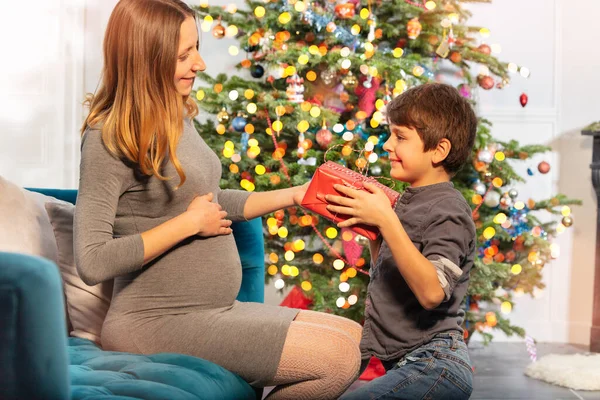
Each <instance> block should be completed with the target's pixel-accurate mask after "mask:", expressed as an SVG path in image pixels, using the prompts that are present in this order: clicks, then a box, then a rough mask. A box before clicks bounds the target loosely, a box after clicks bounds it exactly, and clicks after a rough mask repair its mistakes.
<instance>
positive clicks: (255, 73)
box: [250, 64, 265, 79]
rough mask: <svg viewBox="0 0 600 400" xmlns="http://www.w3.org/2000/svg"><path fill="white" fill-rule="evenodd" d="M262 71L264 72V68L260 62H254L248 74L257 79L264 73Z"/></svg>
mask: <svg viewBox="0 0 600 400" xmlns="http://www.w3.org/2000/svg"><path fill="white" fill-rule="evenodd" d="M264 73H265V69H264V68H263V66H262V65H260V64H254V65H253V66H252V67H251V68H250V75H252V77H253V78H257V79H258V78H260V77H262V76H263V75H264Z"/></svg>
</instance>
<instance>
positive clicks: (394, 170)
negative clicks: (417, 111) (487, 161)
mask: <svg viewBox="0 0 600 400" xmlns="http://www.w3.org/2000/svg"><path fill="white" fill-rule="evenodd" d="M390 133H391V134H390V137H389V139H388V140H387V141H386V142H385V144H384V145H383V149H384V150H385V151H387V152H388V154H389V160H390V166H391V170H390V175H391V177H392V178H394V179H397V180H400V181H403V182H407V183H409V184H410V185H411V186H413V187H417V186H425V185H431V184H434V183H438V182H442V181H444V180H445V181H447V180H449V176H448V174H447V173H445V170H444V169H443V167H442V166H441V165H439V164H437V163H436V159H437V157H436V151H437V149H432V150H428V151H425V150H424V148H425V145H424V143H423V140H422V139H421V136H420V135H419V133H418V132H417V130H416V129H414V128H409V127H406V126H401V125H394V124H390ZM438 162H439V161H438Z"/></svg>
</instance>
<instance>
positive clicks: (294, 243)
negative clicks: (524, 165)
mask: <svg viewBox="0 0 600 400" xmlns="http://www.w3.org/2000/svg"><path fill="white" fill-rule="evenodd" d="M464 2H465V1H458V0H436V1H425V0H423V1H418V0H415V1H409V0H386V1H381V0H379V1H376V0H373V1H372V0H368V1H367V0H338V1H334V0H311V1H308V0H307V1H299V0H272V1H268V0H264V1H260V2H259V1H247V2H246V4H247V7H245V8H244V9H240V10H238V9H237V8H235V7H234V6H228V7H217V6H209V5H208V4H207V3H206V4H205V3H202V4H201V5H200V6H199V7H197V9H196V10H197V12H198V16H199V22H200V23H201V27H202V30H203V31H207V32H208V31H210V32H212V35H213V36H215V37H216V38H223V37H225V36H228V37H235V38H237V39H238V40H239V43H240V46H239V47H237V46H232V47H230V48H229V52H230V53H231V54H233V55H236V54H238V52H240V51H241V52H245V54H246V58H245V59H244V60H243V61H242V62H240V63H239V65H237V67H238V68H239V70H240V72H239V74H237V75H236V76H227V75H226V74H219V75H218V76H216V77H212V76H209V75H207V74H205V73H200V74H199V76H200V78H201V80H202V82H203V83H202V84H201V87H199V88H197V90H196V91H195V92H194V95H195V97H196V99H197V100H198V104H199V106H200V107H201V109H202V110H204V111H205V112H208V113H210V114H213V115H216V120H213V119H209V120H208V121H206V122H203V123H200V122H196V124H197V128H198V130H199V132H200V134H201V135H202V137H203V138H204V140H205V141H206V142H207V143H208V144H209V145H210V146H211V147H212V148H213V149H214V150H215V151H216V152H217V153H218V154H219V156H220V158H221V161H222V164H223V178H222V182H221V184H222V187H227V188H236V189H239V188H243V189H245V190H248V191H254V190H257V191H267V190H272V189H278V188H284V187H289V186H296V185H300V184H303V183H305V182H307V181H308V180H309V179H310V178H311V177H312V175H313V173H314V172H315V169H316V168H317V167H318V166H319V165H320V164H321V163H323V162H324V160H332V161H335V162H338V163H340V164H342V165H344V166H347V167H349V168H352V169H354V170H356V171H360V172H362V173H363V174H368V175H370V176H373V177H377V178H379V177H382V178H384V177H386V176H389V175H388V173H389V162H388V158H387V154H386V153H385V152H384V151H383V150H382V146H383V143H384V142H385V141H386V139H387V137H388V134H389V131H388V127H387V124H386V117H385V106H386V104H387V103H388V102H389V101H390V100H391V99H392V98H393V97H394V96H397V95H399V94H400V93H402V92H403V91H405V90H406V89H407V88H410V87H412V86H415V85H420V84H423V83H425V82H429V81H441V82H445V83H448V84H452V85H454V86H456V87H457V89H458V90H459V91H460V93H461V94H462V95H463V96H465V97H466V98H468V99H470V100H471V101H473V103H475V100H476V93H477V91H478V90H492V89H502V88H503V87H504V86H506V85H508V84H510V74H511V73H512V74H516V73H519V74H520V75H522V76H523V77H525V78H526V77H527V76H528V74H529V71H528V70H527V69H526V68H524V67H519V66H518V65H515V64H507V63H504V62H501V61H499V60H498V59H497V58H496V56H495V55H494V52H493V51H492V50H493V49H492V46H490V45H488V44H487V43H485V38H486V37H487V36H488V34H489V31H487V30H486V29H485V28H479V27H470V26H468V25H466V22H467V20H468V18H469V16H470V13H469V12H468V10H466V9H465V8H464V7H463V4H462V3H464ZM474 71H476V72H474ZM520 79H523V78H520ZM520 102H521V104H522V105H523V107H525V106H526V104H527V96H526V95H525V94H523V95H522V96H521V98H520ZM491 128H492V127H491V124H490V122H489V121H487V120H485V119H484V118H481V117H480V124H479V129H478V133H477V140H476V144H475V148H474V151H473V159H472V162H471V163H469V164H468V165H466V166H465V167H464V168H463V169H462V170H461V171H460V172H459V173H458V174H457V175H456V176H455V178H454V180H453V182H454V184H455V187H456V188H457V189H459V190H460V191H461V193H462V194H463V195H464V197H465V198H466V199H467V201H468V202H469V204H471V205H472V209H473V218H474V220H475V223H476V226H477V229H478V230H477V234H478V244H479V246H478V257H477V260H476V265H475V267H474V269H473V270H472V272H471V281H470V288H469V293H468V296H467V298H466V301H465V308H466V310H467V318H466V321H465V327H466V329H465V336H466V337H468V338H469V337H470V336H471V334H473V333H474V332H475V331H477V332H479V333H481V334H482V335H483V336H484V339H485V340H489V339H491V337H492V335H491V331H492V330H493V329H501V330H502V331H504V332H505V333H506V334H508V335H511V334H513V333H517V334H519V335H523V334H524V332H523V330H522V329H521V328H519V327H516V326H513V325H511V324H510V322H509V320H508V318H507V314H509V313H510V310H511V308H512V297H513V294H514V293H529V294H531V293H533V292H534V290H537V289H541V288H543V283H542V282H541V278H542V268H543V266H544V265H545V264H547V263H548V262H550V261H551V260H552V259H553V258H555V257H556V256H557V254H558V250H557V248H556V246H555V245H553V244H552V243H551V241H550V240H551V238H552V237H553V236H554V235H556V234H557V233H559V232H560V231H562V230H564V229H565V227H568V226H570V225H571V224H572V223H573V220H572V217H571V216H570V215H569V213H570V209H569V207H568V205H571V204H574V203H576V201H573V200H570V199H568V198H566V197H565V196H563V195H556V196H554V197H553V198H551V199H548V200H546V201H538V202H534V201H533V200H527V199H521V198H520V197H519V194H518V193H517V191H516V190H515V189H513V188H511V185H512V184H514V183H515V182H521V181H524V179H523V178H522V177H521V176H519V175H518V174H516V173H515V170H514V169H513V165H514V162H519V161H520V160H526V159H529V158H530V157H531V156H533V155H534V154H537V153H542V152H546V151H548V150H549V148H547V147H546V146H543V145H534V146H520V145H519V143H517V142H515V141H511V142H502V141H499V140H496V139H494V137H493V136H492V134H491ZM549 168H550V166H549V164H548V163H545V162H542V163H540V164H539V166H538V171H533V170H531V169H530V170H529V171H528V175H534V174H535V173H538V172H539V173H547V172H548V170H549ZM381 183H384V184H388V185H389V181H388V180H385V179H382V180H381ZM389 186H393V187H394V189H396V190H398V191H399V192H402V190H403V188H404V186H403V185H402V183H401V182H396V183H395V184H393V185H389ZM540 210H546V211H549V212H550V213H553V214H556V215H559V216H560V215H561V214H562V220H560V221H559V219H560V217H559V218H552V219H551V220H550V221H548V222H543V221H540V220H539V219H538V218H537V217H536V212H537V211H540ZM264 231H265V245H266V255H267V259H266V260H265V262H266V265H267V269H266V270H267V276H266V281H267V282H268V283H269V284H274V285H275V287H277V288H278V289H283V288H284V287H288V288H289V287H290V286H293V287H295V290H294V291H293V292H292V293H293V294H294V295H295V296H298V297H299V298H300V300H303V301H304V302H305V304H307V305H308V306H309V307H310V308H311V309H314V310H318V311H326V312H332V313H335V314H338V315H342V316H346V317H349V318H352V319H354V320H356V321H361V320H362V315H363V309H364V299H365V293H366V287H367V283H368V273H369V251H368V246H367V244H368V240H367V239H366V238H364V237H362V236H360V235H356V234H355V233H354V232H352V231H350V230H345V229H344V230H341V231H340V230H339V229H338V228H336V227H335V225H334V224H333V223H331V222H329V221H327V220H326V219H324V218H322V217H319V216H318V215H314V214H311V213H308V212H307V211H305V210H303V209H300V208H296V207H294V208H290V209H286V210H278V211H277V212H275V213H274V214H273V215H271V216H268V217H267V218H265V219H264Z"/></svg>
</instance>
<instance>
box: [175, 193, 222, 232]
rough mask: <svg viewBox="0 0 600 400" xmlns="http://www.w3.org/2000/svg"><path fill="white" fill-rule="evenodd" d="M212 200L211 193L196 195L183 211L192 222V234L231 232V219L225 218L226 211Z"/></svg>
mask: <svg viewBox="0 0 600 400" xmlns="http://www.w3.org/2000/svg"><path fill="white" fill-rule="evenodd" d="M212 200H213V194H212V193H209V194H206V195H204V196H197V197H196V198H194V200H192V202H191V203H190V205H189V206H188V208H187V211H186V212H185V213H184V214H186V216H187V217H188V218H189V219H190V221H191V222H192V226H193V227H194V230H193V231H194V234H195V235H199V236H204V237H209V236H218V235H229V234H231V232H232V231H231V228H230V227H231V221H230V220H228V219H225V217H226V216H227V212H225V211H223V208H222V207H221V206H220V205H219V204H217V203H213V202H212Z"/></svg>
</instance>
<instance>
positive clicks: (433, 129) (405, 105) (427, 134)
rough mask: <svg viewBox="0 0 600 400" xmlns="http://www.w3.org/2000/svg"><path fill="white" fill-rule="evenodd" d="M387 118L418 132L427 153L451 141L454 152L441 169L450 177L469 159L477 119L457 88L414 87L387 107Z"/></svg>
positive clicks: (439, 85)
mask: <svg viewBox="0 0 600 400" xmlns="http://www.w3.org/2000/svg"><path fill="white" fill-rule="evenodd" d="M386 114H387V120H388V123H390V124H394V125H400V126H405V127H408V128H413V129H415V130H416V131H417V133H418V134H419V136H420V137H421V140H423V144H424V149H423V150H424V151H429V150H433V149H435V148H436V146H437V145H438V143H439V141H440V140H441V139H443V138H446V139H448V140H449V141H450V143H451V144H452V148H451V149H450V153H448V156H447V157H446V159H445V160H444V161H443V162H442V166H443V167H444V169H445V170H446V171H447V172H448V173H449V174H452V175H453V174H455V173H456V172H457V171H458V170H459V169H460V168H461V167H462V165H463V164H464V163H465V162H466V161H467V160H468V159H469V156H470V155H471V151H472V149H473V144H474V143H475V135H476V133H477V117H476V116H475V112H474V111H473V108H472V107H471V105H470V104H469V102H468V101H467V100H466V99H465V98H464V97H462V96H461V95H460V93H459V92H458V90H456V89H455V88H454V87H452V86H450V85H446V84H442V83H426V84H423V85H419V86H415V87H413V88H411V89H409V90H407V91H406V92H404V93H402V94H401V95H399V96H397V97H396V98H394V99H393V100H392V101H391V102H390V103H388V105H387V107H386Z"/></svg>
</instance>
